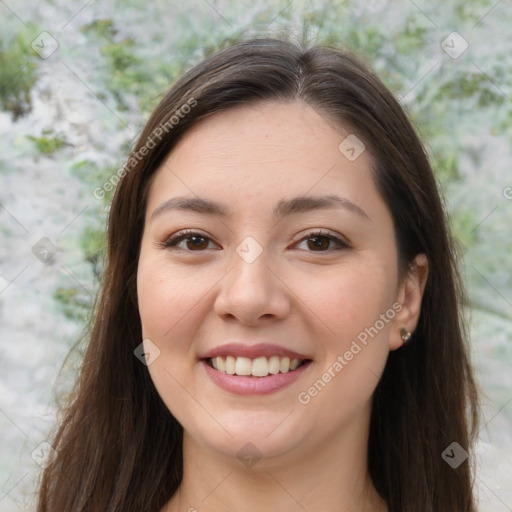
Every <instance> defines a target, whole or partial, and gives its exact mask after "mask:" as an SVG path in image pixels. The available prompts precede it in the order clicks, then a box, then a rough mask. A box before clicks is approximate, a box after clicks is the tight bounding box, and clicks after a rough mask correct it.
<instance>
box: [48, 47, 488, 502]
mask: <svg viewBox="0 0 512 512" xmlns="http://www.w3.org/2000/svg"><path fill="white" fill-rule="evenodd" d="M262 100H264V101H269V100H270V101H284V102H289V101H295V100H302V101H305V102H307V103H308V104H310V105H311V106H312V107H314V108H315V109H317V111H318V112H320V113H321V114H322V115H323V116H324V117H325V118H326V119H328V120H329V121H331V122H334V123H336V124H338V125H342V126H345V127H347V126H349V127H350V128H351V130H352V131H353V132H354V133H356V134H357V136H358V137H359V138H360V139H362V140H363V141H364V143H365V144H366V146H367V148H368V149H369V151H370V153H371V154H372V156H373V157H374V161H375V165H374V169H373V173H374V179H375V182H376V184H377V186H378V189H379V191H380V193H381V195H382V197H383V199H384V200H385V202H386V203H387V205H388V207H389V209H390V211H391V213H392V217H393V221H394V226H395V232H396V242H397V246H398V251H399V255H400V261H399V265H400V269H401V272H402V275H403V273H404V272H405V271H406V269H407V266H408V264H409V263H410V262H411V261H412V260H413V259H414V257H415V255H417V254H419V253H425V254H426V255H427V257H428V261H429V276H428V280H427V284H426V288H425V291H424V296H423V302H422V306H421V315H420V319H419V324H418V326H417V329H416V331H415V333H414V335H413V337H412V339H411V340H410V341H409V342H408V343H407V344H406V345H405V346H404V347H402V348H400V349H398V350H396V351H393V352H391V353H390V355H389V358H388V361H387V366H386V368H385V370H384V374H383V376H382V378H381V380H380V382H379V384H378V386H377V389H376V391H375V393H374V399H373V409H372V417H371V424H370V439H369V458H368V467H369V471H370V475H371V477H372V480H373V483H374V485H375V487H376V489H377V490H378V492H379V493H380V494H381V496H382V497H383V498H384V500H385V501H386V502H387V504H388V507H389V510H390V512H474V511H475V504H474V498H473V492H472V488H473V473H472V466H471V464H470V461H471V459H469V460H467V461H465V462H463V463H462V464H460V465H459V466H458V467H456V468H453V467H452V465H453V464H452V465H450V464H448V463H447V462H446V460H445V459H446V457H445V458H443V456H442V453H443V452H444V450H445V449H446V448H447V447H448V446H449V445H450V444H451V443H452V442H457V443H458V445H460V447H461V448H462V449H464V450H466V451H468V452H469V453H471V446H472V443H473V441H474V438H475V433H476V428H477V419H478V415H477V407H476V403H477V394H476V389H475V383H474V380H473V377H472V373H471V368H470V365H469V361H468V347H467V334H466V330H465V327H464V322H463V316H462V312H461V304H463V299H464V297H463V293H464V290H463V287H462V285H461V280H460V277H459V274H458V271H457V261H456V257H455V252H454V247H453V244H452V241H451V238H450V235H449V233H448V230H447V221H446V219H445V215H444V212H443V206H442V201H441V197H440V193H439V191H438V188H437V183H436V180H435V177H434V175H433V172H432V169H431V168H430V165H429V162H428V159H427V157H426V155H425V151H424V149H423V147H422V144H421V142H420V140H419V139H418V136H417V135H416V133H415V131H414V129H413V128H412V126H411V124H410V122H409V121H408V119H407V117H406V115H405V114H404V112H403V110H402V108H401V107H400V105H399V104H398V102H397V101H396V100H395V99H394V98H393V96H392V94H391V93H390V92H389V91H388V90H387V89H386V87H385V86H384V85H383V84H382V83H381V81H380V80H379V79H378V78H377V77H376V76H375V75H374V74H373V73H372V72H371V71H370V70H369V69H367V68H366V66H365V65H363V64H361V63H360V62H359V61H358V60H357V59H356V58H354V57H353V56H350V55H348V54H347V53H346V52H342V51H340V50H337V49H334V48H325V47H320V46H316V47H303V46H301V45H298V44H294V43H289V42H285V41H280V40H275V39H256V40H251V41H245V42H241V43H238V44H236V45H234V46H231V47H229V48H227V49H225V50H222V51H220V52H218V53H217V54H215V55H213V56H211V57H210V58H208V59H206V60H204V61H202V62H201V63H200V64H198V65H197V66H195V67H194V68H193V69H191V70H190V71H188V72H187V73H186V74H185V75H183V76H182V77H181V78H180V79H179V80H178V82H177V83H176V84H175V85H174V86H173V87H172V88H171V90H170V91H169V92H168V93H167V95H166V96H165V97H164V99H163V100H162V101H161V103H160V104H159V105H158V106H157V107H156V109H155V110H154V112H153V113H152V115H151V117H150V119H149V121H148V122H147V124H146V126H145V128H144V130H143V131H142V134H141V135H140V137H139V139H138V142H137V144H136V145H135V147H134V148H133V150H132V154H131V155H130V159H129V160H128V162H129V164H130V165H128V166H126V167H125V169H124V170H123V172H122V173H121V180H120V182H119V185H118V187H117V189H116V192H115V195H114V198H113V202H112V206H111V210H110V216H109V225H108V254H107V266H106V270H105V274H104V280H103V283H102V288H101V291H100V294H99V297H98V302H97V307H96V308H95V315H94V321H93V325H92V329H91V332H90V340H89V344H88V348H87V351H86V354H85V357H84V360H83V365H82V370H81V374H80V377H79V380H78V382H77V386H76V390H75V392H74V393H73V400H72V401H71V403H70V405H69V406H68V408H67V409H66V410H65V414H64V416H63V421H62V423H61V424H60V427H59V430H58V432H57V434H56V436H55V439H54V441H53V445H54V447H55V449H56V450H57V451H58V456H57V458H56V460H55V461H54V462H53V464H51V465H50V466H49V467H48V468H47V469H46V470H45V472H44V474H43V477H42V483H41V487H40V495H39V512H99V511H107V510H108V511H111V512H141V511H149V512H155V511H158V510H160V509H161V508H162V507H163V506H164V504H165V503H166V502H167V501H168V500H169V499H170V498H171V497H172V496H173V494H174V493H175V492H176V490H177V489H178V486H179V485H180V482H181V478H182V472H183V465H182V434H183V430H182V427H181V425H180V424H179V423H178V422H177V421H176V419H174V417H173V416H172V415H171V413H170V412H169V410H168V409H167V408H166V406H165V405H164V403H163V402H162V400H161V399H160V397H159V395H158V393H157V392H156V390H155V387H154V386H153V383H152V381H151V379H150V377H149V373H148V371H147V367H146V366H144V365H143V364H141V362H140V361H139V360H138V359H137V358H136V357H135V356H134V349H135V348H136V347H137V346H138V345H139V344H140V343H141V336H142V334H141V324H140V319H139V314H138V307H137V290H136V272H137V264H138V255H139V248H140V243H141V238H142V232H143V226H144V217H145V210H146V195H147V191H148V186H149V184H150V181H151V176H152V173H154V171H155V170H156V169H157V167H158V166H159V164H160V163H161V161H162V160H163V158H164V157H165V156H166V155H167V154H168V153H169V152H170V151H171V150H172V148H173V147H174V145H175V144H176V142H177V141H178V139H179V138H180V137H181V136H182V135H183V134H184V133H185V132H187V130H189V129H190V128H191V127H192V126H194V125H195V124H197V123H198V122H200V121H201V119H203V118H205V117H206V116H211V115H213V114H215V113H216V112H220V111H223V110H226V109H229V108H231V107H233V106H236V105H240V104H250V103H255V102H258V101H262ZM184 105H189V108H188V109H187V108H185V107H184ZM141 154H142V155H143V157H141ZM457 453H459V454H460V453H463V452H460V449H459V452H457ZM450 456H451V453H450Z"/></svg>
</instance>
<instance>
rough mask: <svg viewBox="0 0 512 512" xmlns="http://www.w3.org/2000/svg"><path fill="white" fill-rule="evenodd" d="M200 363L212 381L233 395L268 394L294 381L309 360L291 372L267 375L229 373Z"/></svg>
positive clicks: (204, 362) (305, 368)
mask: <svg viewBox="0 0 512 512" xmlns="http://www.w3.org/2000/svg"><path fill="white" fill-rule="evenodd" d="M202 364H203V365H204V367H205V369H206V373H207V374H208V376H209V377H210V378H211V379H212V380H213V382H215V384H217V385H218V386H219V387H220V388H222V389H224V390H226V391H229V392H230V393H234V394H235V395H269V394H271V393H275V392H276V391H279V390H281V389H283V388H285V387H286V386H289V385H290V384H291V383H292V382H295V381H296V380H297V379H298V378H299V377H300V376H301V375H302V374H303V373H304V372H305V371H306V370H307V369H308V368H309V365H310V364H311V361H308V362H306V363H304V364H303V365H302V366H299V368H297V369H296V370H293V371H291V372H288V373H278V374H276V375H268V376H267V377H251V376H240V375H229V374H228V373H222V372H219V371H217V370H215V369H214V368H212V367H211V366H210V365H209V364H208V363H207V362H206V361H202Z"/></svg>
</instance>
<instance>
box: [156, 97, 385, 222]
mask: <svg viewBox="0 0 512 512" xmlns="http://www.w3.org/2000/svg"><path fill="white" fill-rule="evenodd" d="M347 137H348V139H347ZM353 137H354V134H352V133H351V131H350V129H349V128H348V127H343V126H334V125H333V124H330V123H328V122H327V121H326V120H325V119H324V118H323V117H322V116H321V115H320V114H319V113H318V112H317V111H316V110H314V109H313V108H312V107H311V106H309V105H307V104H305V103H303V102H290V103H260V104H257V105H254V106H242V107H236V108H233V109H230V110H227V111H224V112H220V113H217V114H214V115H212V116H211V117H209V118H207V119H205V120H203V121H201V122H200V123H198V124H197V125H196V126H195V127H194V128H192V129H191V130H189V131H188V132H187V133H186V134H185V135H184V136H183V138H182V139H181V140H180V141H179V143H178V144H177V145H176V146H175V147H174V148H173V150H172V151H171V152H170V154H169V155H168V156H167V157H166V158H165V160H164V161H163V162H162V164H161V165H160V167H159V169H158V170H157V171H156V173H155V176H154V181H153V184H152V186H151V190H150V194H149V201H148V211H152V210H153V209H154V208H155V207H156V206H157V205H158V204H159V203H160V202H162V201H164V200H166V199H168V198H169V197H170V196H173V195H180V196H182V195H190V196H201V197H205V196H206V197H212V198H213V197H214V198H215V199H220V200H223V201H226V202H229V204H230V205H232V206H233V207H234V208H233V209H234V210H235V211H243V210H244V209H246V208H254V207H257V206H258V205H260V206H261V207H263V206H264V205H265V204H267V203H276V202H278V201H279V200H281V199H282V198H283V197H291V196H297V195H307V194H309V193H311V194H314V195H319V194H333V193H336V194H340V195H343V196H345V197H347V198H349V199H350V200H351V201H353V202H355V203H356V204H360V203H362V202H364V203H365V204H367V205H368V208H369V209H370V210H371V209H375V206H379V205H373V206H372V205H370V204H369V203H372V202H374V203H375V202H379V201H380V203H381V204H380V208H382V207H383V206H384V205H383V204H382V201H381V199H380V197H379V195H378V193H377V190H376V187H375V185H374V182H373V173H372V170H371V164H372V158H371V156H370V155H369V153H368V151H363V152H362V153H361V154H360V155H359V156H358V157H357V158H355V159H354V158H350V159H349V158H347V153H346V152H344V151H343V150H344V149H345V146H346V143H344V141H347V140H348V141H349V142H351V141H353V140H354V139H353ZM340 144H342V150H340ZM344 144H345V145H344ZM360 149H361V146H359V147H356V150H357V151H360ZM348 155H349V156H351V157H352V156H353V155H352V154H350V153H349V154H348ZM384 207H385V206H384ZM377 210H378V208H377ZM368 213H370V212H368ZM374 213H376V214H378V212H377V211H376V212H374Z"/></svg>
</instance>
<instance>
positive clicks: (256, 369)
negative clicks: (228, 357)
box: [252, 357, 268, 377]
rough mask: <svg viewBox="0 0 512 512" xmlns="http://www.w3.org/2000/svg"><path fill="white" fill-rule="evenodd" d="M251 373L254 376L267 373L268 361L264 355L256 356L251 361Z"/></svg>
mask: <svg viewBox="0 0 512 512" xmlns="http://www.w3.org/2000/svg"><path fill="white" fill-rule="evenodd" d="M252 374H253V375H254V376H255V377H266V376H267V375H268V361H267V358H266V357H257V358H256V359H253V361H252Z"/></svg>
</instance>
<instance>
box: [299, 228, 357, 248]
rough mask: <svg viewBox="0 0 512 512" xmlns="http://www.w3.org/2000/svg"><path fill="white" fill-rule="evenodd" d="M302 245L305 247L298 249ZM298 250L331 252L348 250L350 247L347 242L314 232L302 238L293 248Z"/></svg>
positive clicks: (328, 234) (327, 234)
mask: <svg viewBox="0 0 512 512" xmlns="http://www.w3.org/2000/svg"><path fill="white" fill-rule="evenodd" d="M302 244H304V245H305V247H300V246H301V245H302ZM295 247H296V248H298V249H302V250H306V251H308V252H331V251H335V250H340V249H348V248H349V247H350V246H349V244H348V243H347V242H344V241H343V240H342V239H340V238H338V237H337V236H334V235H331V234H330V233H324V232H316V233H310V234H309V235H308V236H306V237H304V238H302V240H300V241H299V243H298V244H296V246H295Z"/></svg>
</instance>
